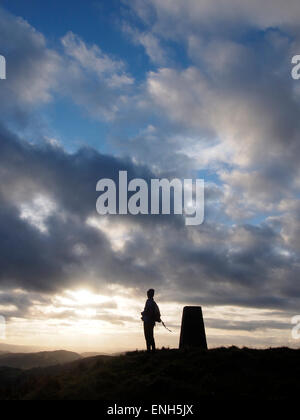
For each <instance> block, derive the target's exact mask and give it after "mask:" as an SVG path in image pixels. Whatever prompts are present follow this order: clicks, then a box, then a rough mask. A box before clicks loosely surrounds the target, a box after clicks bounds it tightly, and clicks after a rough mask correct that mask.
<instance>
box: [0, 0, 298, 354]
mask: <svg viewBox="0 0 300 420" xmlns="http://www.w3.org/2000/svg"><path fill="white" fill-rule="evenodd" d="M299 22H300V3H299V1H298V0H266V1H264V2H263V3H262V2H261V1H258V0H251V1H250V0H244V1H238V0H227V1H226V2H225V1H223V0H215V1H214V2H212V1H211V0H184V1H183V0H164V1H161V0H130V1H129V0H110V1H109V2H108V1H105V0H102V1H96V0H95V1H94V0H93V1H92V0H86V1H84V2H83V1H78V0H77V1H75V0H74V1H72V2H70V1H67V0H60V1H58V0H53V1H51V2H50V1H44V2H40V1H38V0H27V1H26V2H24V1H23V0H2V1H1V5H0V54H1V55H3V56H4V57H5V58H6V63H7V79H6V80H0V202H1V206H0V236H1V242H0V315H1V316H3V317H5V320H6V339H2V342H4V343H12V344H17V345H30V346H36V347H39V348H53V349H54V348H64V349H70V350H76V351H103V352H118V351H123V350H130V349H136V348H143V347H144V338H143V331H142V325H141V320H140V312H141V311H142V310H143V307H144V303H145V299H146V297H145V292H146V291H147V289H149V288H150V287H153V288H155V289H156V300H157V302H158V304H159V306H160V308H161V312H162V314H163V319H164V321H165V322H166V324H167V325H168V326H169V327H170V329H171V330H172V331H173V333H169V332H168V331H166V330H164V329H163V328H162V327H161V326H158V327H157V328H156V335H157V342H158V345H159V346H160V347H162V346H165V347H177V346H178V342H179V333H180V324H181V314H182V309H183V307H184V306H186V305H199V306H202V308H203V313H204V319H205V325H206V332H207V341H208V345H209V347H216V346H230V345H237V346H251V347H270V346H290V347H298V345H299V342H298V341H297V340H295V339H293V338H292V335H291V330H292V324H291V318H292V317H294V316H295V315H298V314H299V313H300V308H299V303H300V284H299V275H300V254H299V250H300V240H299V237H300V236H299V233H300V216H299V215H300V190H299V187H300V170H299V158H300V139H299V133H300V119H299V105H300V81H296V80H293V79H292V77H291V70H292V65H291V59H292V57H293V56H294V55H296V54H300V25H299ZM122 170H125V171H128V174H129V177H130V178H131V179H133V178H143V179H147V180H149V179H151V178H170V179H172V178H175V177H176V178H180V179H183V178H196V177H201V178H203V179H204V180H205V222H204V223H203V224H202V225H200V226H192V227H190V226H186V225H185V223H184V218H182V217H180V216H174V215H173V216H172V215H170V216H141V215H138V216H130V215H128V216H121V215H120V216H99V215H98V214H97V212H96V207H95V205H96V199H97V194H96V184H97V181H98V180H99V179H101V178H111V179H116V178H117V177H118V173H119V171H122Z"/></svg>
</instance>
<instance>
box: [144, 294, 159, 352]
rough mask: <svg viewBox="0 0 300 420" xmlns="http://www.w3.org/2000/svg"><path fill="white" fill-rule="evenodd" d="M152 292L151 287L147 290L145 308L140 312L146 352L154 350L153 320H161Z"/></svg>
mask: <svg viewBox="0 0 300 420" xmlns="http://www.w3.org/2000/svg"><path fill="white" fill-rule="evenodd" d="M154 293H155V291H154V290H153V289H150V290H148V292H147V296H148V300H147V302H146V305H145V309H144V311H143V312H142V320H143V321H144V333H145V339H146V344H147V352H148V353H150V352H151V350H152V352H153V353H154V352H155V340H154V327H155V322H161V319H160V311H159V307H158V306H157V304H156V302H155V301H154Z"/></svg>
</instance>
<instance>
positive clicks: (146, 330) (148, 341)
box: [144, 322, 151, 352]
mask: <svg viewBox="0 0 300 420" xmlns="http://www.w3.org/2000/svg"><path fill="white" fill-rule="evenodd" d="M150 330H151V328H150V329H149V324H147V323H146V322H144V334H145V340H146V345H147V351H148V352H150V351H151V331H150Z"/></svg>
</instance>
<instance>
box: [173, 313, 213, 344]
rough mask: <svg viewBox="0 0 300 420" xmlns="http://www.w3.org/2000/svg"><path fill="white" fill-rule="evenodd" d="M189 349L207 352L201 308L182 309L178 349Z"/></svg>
mask: <svg viewBox="0 0 300 420" xmlns="http://www.w3.org/2000/svg"><path fill="white" fill-rule="evenodd" d="M191 347H196V348H199V349H203V350H207V342H206V334H205V327H204V321H203V315H202V308H201V306H186V307H185V308H184V309H183V314H182V324H181V334H180V344H179V348H180V349H185V348H191Z"/></svg>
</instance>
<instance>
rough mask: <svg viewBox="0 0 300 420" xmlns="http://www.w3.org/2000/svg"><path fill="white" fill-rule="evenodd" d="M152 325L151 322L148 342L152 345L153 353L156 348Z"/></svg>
mask: <svg viewBox="0 0 300 420" xmlns="http://www.w3.org/2000/svg"><path fill="white" fill-rule="evenodd" d="M154 326H155V324H151V328H150V337H149V338H150V343H151V346H152V351H153V353H154V352H155V350H156V348H155V340H154Z"/></svg>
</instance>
